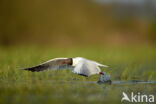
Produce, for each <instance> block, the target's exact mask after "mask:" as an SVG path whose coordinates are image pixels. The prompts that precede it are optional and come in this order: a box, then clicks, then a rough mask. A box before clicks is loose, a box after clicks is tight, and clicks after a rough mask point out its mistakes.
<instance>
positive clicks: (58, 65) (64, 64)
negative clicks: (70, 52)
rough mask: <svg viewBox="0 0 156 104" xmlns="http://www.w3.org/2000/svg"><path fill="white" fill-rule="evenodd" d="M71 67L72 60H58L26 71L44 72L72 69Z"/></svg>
mask: <svg viewBox="0 0 156 104" xmlns="http://www.w3.org/2000/svg"><path fill="white" fill-rule="evenodd" d="M71 65H72V59H71V58H56V59H52V60H49V61H47V62H45V63H43V64H40V65H37V66H34V67H30V68H25V69H24V70H28V71H32V72H35V71H36V72H39V71H44V70H59V69H72V66H71Z"/></svg>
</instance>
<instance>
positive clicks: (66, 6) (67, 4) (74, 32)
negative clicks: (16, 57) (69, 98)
mask: <svg viewBox="0 0 156 104" xmlns="http://www.w3.org/2000/svg"><path fill="white" fill-rule="evenodd" d="M0 11H1V13H0V29H1V30H0V45H2V46H12V45H19V44H20V45H22V44H24V45H46V46H61V47H66V46H76V45H80V46H81V45H84V44H85V45H109V46H114V45H115V46H120V45H123V44H124V45H137V44H138V45H145V44H148V45H155V42H156V41H155V39H156V3H155V1H154V0H137V1H135V0H132V1H131V0H128V1H127V0H126V1H124V0H116V1H115V0H14V1H13V0H1V1H0Z"/></svg>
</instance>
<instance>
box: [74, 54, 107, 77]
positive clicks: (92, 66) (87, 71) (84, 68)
mask: <svg viewBox="0 0 156 104" xmlns="http://www.w3.org/2000/svg"><path fill="white" fill-rule="evenodd" d="M73 66H74V68H73V72H74V73H76V74H84V75H88V76H90V75H94V74H99V72H101V69H100V68H99V66H102V67H108V66H106V65H102V64H100V63H98V62H95V61H92V60H88V59H85V58H82V57H76V58H73Z"/></svg>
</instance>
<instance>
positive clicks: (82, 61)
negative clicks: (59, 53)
mask: <svg viewBox="0 0 156 104" xmlns="http://www.w3.org/2000/svg"><path fill="white" fill-rule="evenodd" d="M99 67H108V66H107V65H103V64H100V63H98V62H96V61H92V60H88V59H86V58H83V57H75V58H54V59H51V60H49V61H47V62H44V63H42V64H40V65H37V66H34V67H30V68H25V69H24V70H28V71H31V72H40V71H44V70H62V69H72V72H73V73H76V74H78V75H82V76H86V77H88V76H91V75H94V74H101V75H104V72H102V71H101V69H100V68H99Z"/></svg>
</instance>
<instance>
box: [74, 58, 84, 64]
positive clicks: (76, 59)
mask: <svg viewBox="0 0 156 104" xmlns="http://www.w3.org/2000/svg"><path fill="white" fill-rule="evenodd" d="M82 60H83V58H82V57H75V58H73V65H72V66H76V65H77V64H78V63H79V62H80V61H82Z"/></svg>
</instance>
